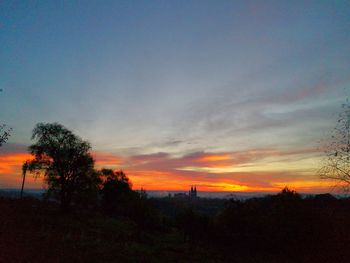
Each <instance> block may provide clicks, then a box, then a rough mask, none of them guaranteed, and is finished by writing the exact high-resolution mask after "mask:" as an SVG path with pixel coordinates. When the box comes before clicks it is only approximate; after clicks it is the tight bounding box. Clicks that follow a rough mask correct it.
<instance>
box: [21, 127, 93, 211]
mask: <svg viewBox="0 0 350 263" xmlns="http://www.w3.org/2000/svg"><path fill="white" fill-rule="evenodd" d="M32 139H35V140H36V142H35V143H34V144H33V145H31V146H30V147H29V151H30V153H31V154H32V155H33V157H34V159H33V160H31V161H28V162H26V163H25V165H24V167H26V168H27V169H28V170H29V171H31V172H36V173H37V174H38V175H40V174H44V177H45V180H46V182H47V184H48V192H47V196H48V197H49V198H55V199H58V200H59V201H60V204H61V208H62V211H65V212H67V211H69V210H70V208H71V205H72V204H91V203H93V201H94V200H97V199H96V198H97V193H98V188H97V187H98V184H99V176H98V174H97V173H96V172H95V170H94V160H93V158H92V156H91V154H90V152H89V151H90V149H91V147H90V144H89V143H88V142H87V141H83V140H82V139H81V138H79V137H78V136H76V135H74V134H73V133H72V132H71V131H70V130H68V129H66V128H65V127H64V126H62V125H61V124H58V123H39V124H37V125H36V127H35V128H34V130H33V134H32Z"/></svg>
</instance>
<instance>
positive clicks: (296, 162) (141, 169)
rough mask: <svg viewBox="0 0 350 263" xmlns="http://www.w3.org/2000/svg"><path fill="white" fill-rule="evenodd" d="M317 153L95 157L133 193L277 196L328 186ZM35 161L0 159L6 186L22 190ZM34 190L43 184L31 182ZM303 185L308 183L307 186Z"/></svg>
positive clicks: (17, 155)
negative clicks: (125, 179) (317, 168)
mask: <svg viewBox="0 0 350 263" xmlns="http://www.w3.org/2000/svg"><path fill="white" fill-rule="evenodd" d="M316 155H317V152H316V151H315V150H314V149H307V148H305V149H302V150H281V149H274V148H256V149H249V150H245V151H236V152H192V153H189V154H185V155H183V156H175V155H172V154H169V153H165V152H159V153H153V154H143V155H131V156H119V155H116V154H112V153H106V152H100V151H98V152H93V156H94V158H95V159H96V167H97V168H98V169H100V168H102V167H107V168H112V169H117V170H119V169H123V170H124V171H125V172H126V173H127V175H128V176H129V177H130V178H131V180H132V182H133V184H134V187H135V188H139V187H141V186H142V187H144V188H146V189H149V190H186V189H187V188H188V186H190V185H197V186H198V187H199V189H200V190H201V191H278V190H280V188H281V186H283V185H290V186H292V187H295V188H296V189H297V190H298V189H302V190H303V191H314V190H315V189H316V190H317V189H320V188H321V187H323V186H325V185H326V183H324V182H322V183H321V182H320V183H319V184H318V183H317V182H319V181H318V178H315V176H314V174H313V170H312V169H313V167H312V166H313V163H312V162H313V160H314V158H316V157H315V156H316ZM29 158H30V155H29V154H27V153H25V152H13V153H10V152H7V153H3V154H1V155H0V162H1V167H0V178H1V183H2V185H8V186H9V185H17V186H18V185H20V181H21V165H22V164H23V162H24V161H25V160H27V159H29ZM29 181H31V185H32V186H33V187H39V188H41V187H42V182H40V180H39V181H35V180H34V179H33V178H32V177H31V179H30V180H29ZM301 182H305V184H304V185H303V184H302V183H301Z"/></svg>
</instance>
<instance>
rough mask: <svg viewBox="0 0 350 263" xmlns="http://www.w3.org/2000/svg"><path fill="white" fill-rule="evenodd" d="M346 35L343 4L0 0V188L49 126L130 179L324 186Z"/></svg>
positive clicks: (229, 186) (243, 187)
mask: <svg viewBox="0 0 350 263" xmlns="http://www.w3.org/2000/svg"><path fill="white" fill-rule="evenodd" d="M349 43H350V2H349V1H321V0H318V1H223V0H222V1H204V0H203V1H202V0H201V1H199V0H198V1H188V0H187V1H1V2H0V89H2V90H3V91H2V92H1V93H0V123H6V124H7V125H8V126H9V127H11V128H12V129H13V130H12V134H11V137H10V139H9V141H8V142H7V144H6V145H4V146H3V147H1V148H0V188H19V187H20V184H21V173H20V168H21V165H22V162H23V161H24V160H26V159H27V158H29V157H30V156H29V155H28V154H27V147H28V146H29V145H30V144H31V142H32V141H31V140H30V137H31V131H32V129H33V127H34V126H35V124H36V123H38V122H59V123H61V124H63V125H64V126H66V127H67V128H68V129H71V130H72V131H73V132H74V133H75V134H77V135H79V136H80V137H81V138H83V139H85V140H88V141H89V142H91V145H92V151H93V155H94V157H95V159H96V166H97V167H98V168H101V167H109V168H113V169H123V170H124V171H125V172H126V173H127V175H128V176H129V177H130V178H131V180H132V182H133V184H134V188H140V187H141V186H142V187H144V188H145V189H148V190H156V189H158V190H187V189H188V188H189V187H190V186H191V185H197V188H198V189H199V190H200V191H253V192H259V191H278V190H280V189H281V188H283V187H284V186H289V187H291V188H294V189H296V190H297V191H300V192H328V191H331V188H330V186H331V183H329V182H326V181H322V180H320V179H319V178H318V176H317V169H318V168H319V167H320V158H321V156H322V151H321V149H320V145H322V142H323V141H324V140H326V139H327V138H328V137H329V135H330V132H331V131H332V128H334V127H335V125H336V122H337V114H338V113H339V112H340V111H341V104H342V103H344V102H345V99H346V98H347V97H348V96H349V91H350V44H349ZM27 187H28V188H41V187H43V183H42V181H41V179H40V178H39V179H37V180H34V179H33V178H32V176H29V178H28V184H27Z"/></svg>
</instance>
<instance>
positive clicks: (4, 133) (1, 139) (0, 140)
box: [0, 124, 11, 147]
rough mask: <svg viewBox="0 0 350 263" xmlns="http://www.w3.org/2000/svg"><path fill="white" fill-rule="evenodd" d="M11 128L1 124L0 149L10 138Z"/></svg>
mask: <svg viewBox="0 0 350 263" xmlns="http://www.w3.org/2000/svg"><path fill="white" fill-rule="evenodd" d="M10 132H11V128H7V127H6V125H5V124H0V147H1V146H2V145H3V144H4V143H5V142H6V141H7V140H8V138H9V137H10Z"/></svg>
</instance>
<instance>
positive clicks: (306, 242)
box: [23, 123, 350, 262]
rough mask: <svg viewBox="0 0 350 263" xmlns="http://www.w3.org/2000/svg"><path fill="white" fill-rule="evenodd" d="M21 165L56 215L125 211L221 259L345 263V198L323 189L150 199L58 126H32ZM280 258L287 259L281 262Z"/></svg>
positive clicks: (143, 226) (348, 234) (349, 233)
mask: <svg viewBox="0 0 350 263" xmlns="http://www.w3.org/2000/svg"><path fill="white" fill-rule="evenodd" d="M32 138H33V139H34V140H36V142H35V143H34V144H33V145H31V146H30V148H29V151H30V153H31V154H32V155H33V159H32V160H28V161H27V162H25V163H24V165H23V171H24V174H25V173H26V171H30V172H31V173H37V174H38V175H42V176H44V178H45V180H46V182H47V185H48V191H47V192H46V194H45V196H46V200H57V201H58V203H59V204H60V207H61V211H62V212H63V213H70V212H74V211H78V210H82V209H83V210H89V211H94V212H97V213H99V212H101V213H103V214H105V215H107V216H110V217H112V218H118V217H125V218H128V219H131V220H132V221H133V222H135V223H136V225H137V226H138V229H139V230H140V233H141V232H153V233H155V232H160V233H161V232H163V233H165V232H167V233H169V232H175V233H177V234H181V236H182V242H184V243H186V244H188V245H189V246H190V247H191V249H194V251H201V250H202V251H203V249H204V250H207V251H209V250H212V249H214V250H216V251H217V253H219V254H220V255H221V256H222V257H223V258H224V261H233V260H234V259H236V258H237V257H239V258H244V257H249V256H251V255H252V253H253V255H259V256H262V255H270V256H271V255H275V256H276V255H277V256H276V257H277V258H278V261H283V262H288V260H289V259H290V260H291V261H290V262H304V261H305V260H306V261H308V260H309V261H308V262H316V261H318V262H346V261H347V259H348V257H349V256H350V249H349V244H350V230H349V229H350V221H349V218H350V201H349V200H348V199H339V200H338V199H336V198H334V197H333V196H331V195H318V196H314V197H310V198H302V197H301V196H300V195H299V194H298V193H296V192H295V191H292V190H289V189H288V188H285V189H284V190H283V191H282V192H280V193H279V194H276V195H271V196H266V197H263V198H252V199H249V200H246V201H239V200H228V201H226V202H225V201H223V200H212V201H208V200H207V199H200V198H198V199H194V200H189V199H186V198H184V199H178V200H177V199H175V198H174V199H171V198H170V199H166V198H165V199H152V198H150V199H149V198H147V194H146V192H145V191H134V190H132V184H131V182H130V180H129V178H128V177H127V176H126V174H125V173H124V172H122V171H113V170H111V169H101V170H96V169H95V167H94V160H93V158H92V155H91V153H90V149H91V147H90V144H89V143H88V142H86V141H83V140H82V139H80V138H79V137H77V136H76V135H74V134H73V133H72V132H71V131H69V130H67V129H66V128H65V127H63V126H62V125H60V124H57V123H53V124H43V123H40V124H38V125H37V126H36V127H35V129H34V130H33V135H32ZM285 257H287V259H288V260H287V261H286V260H285V259H286V258H285Z"/></svg>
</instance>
